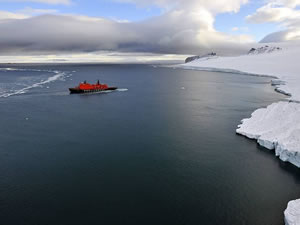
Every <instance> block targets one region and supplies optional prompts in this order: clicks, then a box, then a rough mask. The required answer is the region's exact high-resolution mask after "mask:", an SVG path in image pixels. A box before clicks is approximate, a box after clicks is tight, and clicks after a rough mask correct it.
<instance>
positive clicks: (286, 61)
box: [175, 45, 300, 225]
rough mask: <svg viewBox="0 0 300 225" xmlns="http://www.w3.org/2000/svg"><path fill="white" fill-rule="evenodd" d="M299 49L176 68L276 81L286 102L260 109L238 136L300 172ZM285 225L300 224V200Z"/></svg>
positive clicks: (290, 208) (244, 122) (205, 60)
mask: <svg viewBox="0 0 300 225" xmlns="http://www.w3.org/2000/svg"><path fill="white" fill-rule="evenodd" d="M299 54H300V48H292V46H291V48H289V46H286V45H284V47H283V50H282V51H277V52H272V53H262V54H255V55H242V56H236V57H218V56H216V57H213V58H201V59H198V60H195V61H192V62H190V63H187V64H181V65H177V66H175V67H176V68H182V69H191V70H205V71H216V72H225V73H226V72H227V73H237V74H241V75H251V76H267V77H271V78H273V80H272V81H271V85H273V86H275V91H276V92H279V93H281V94H284V95H286V96H287V101H280V102H275V103H273V104H271V105H270V106H268V107H267V108H262V109H257V110H256V111H254V112H253V113H252V115H251V117H250V118H247V119H243V120H242V121H241V124H240V125H238V128H237V130H236V133H238V134H240V135H243V136H246V137H247V138H250V139H256V140H257V142H258V144H259V145H261V146H263V147H265V148H267V149H270V150H275V155H276V156H279V158H280V159H281V160H282V161H285V162H290V163H292V164H293V165H295V166H297V167H298V168H300V104H299V103H300V88H299V87H300V74H299V75H298V73H300V65H299V63H297V56H299ZM284 216H285V223H286V225H291V224H293V225H297V224H300V199H298V200H295V201H290V202H289V203H288V207H287V209H286V210H285V212H284Z"/></svg>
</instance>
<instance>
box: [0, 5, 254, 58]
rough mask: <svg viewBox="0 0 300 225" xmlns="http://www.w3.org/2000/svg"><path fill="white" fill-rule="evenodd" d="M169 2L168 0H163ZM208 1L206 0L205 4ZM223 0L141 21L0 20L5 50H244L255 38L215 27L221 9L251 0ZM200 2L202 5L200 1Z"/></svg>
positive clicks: (0, 44)
mask: <svg viewBox="0 0 300 225" xmlns="http://www.w3.org/2000/svg"><path fill="white" fill-rule="evenodd" d="M162 2H168V1H166V0H165V1H162ZM204 2H205V1H203V4H204ZM221 2H222V4H221ZM230 2H232V3H234V4H232V7H231V8H230V7H227V8H224V7H223V6H224V5H226V3H227V4H228V2H227V1H225V0H222V1H220V2H218V4H217V5H218V7H215V8H214V11H213V12H212V10H209V8H210V7H211V8H213V5H214V4H212V3H210V4H208V3H207V4H206V5H207V7H206V8H205V7H202V6H200V7H199V5H198V4H196V3H197V1H191V2H190V4H186V5H187V6H184V1H179V3H178V4H179V5H177V7H175V8H173V9H171V10H168V11H166V12H165V13H164V14H163V15H161V16H158V17H154V18H151V19H148V20H145V21H141V22H117V21H113V20H108V19H103V18H91V17H84V16H77V15H41V16H34V17H28V18H26V17H25V18H21V19H15V18H13V19H6V20H0V32H1V35H0V54H1V55H5V54H19V53H23V54H26V53H28V54H34V53H40V54H51V53H55V54H56V53H68V52H69V53H82V52H83V53H84V52H96V51H118V52H151V53H163V54H202V53H206V52H207V51H218V52H221V53H223V54H228V53H231V54H234V53H242V52H244V51H246V50H247V49H248V48H249V45H247V43H252V39H251V38H250V37H248V36H246V35H239V36H238V35H228V34H225V33H221V32H218V31H216V30H215V29H214V17H215V14H216V13H217V12H216V8H219V12H225V11H226V12H227V11H236V10H238V8H239V6H240V4H242V3H243V2H246V0H231V1H230ZM191 3H193V4H191ZM196 5H197V7H196Z"/></svg>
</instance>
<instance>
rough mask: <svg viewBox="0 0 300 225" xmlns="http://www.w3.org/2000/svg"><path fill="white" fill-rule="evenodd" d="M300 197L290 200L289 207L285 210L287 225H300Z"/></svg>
mask: <svg viewBox="0 0 300 225" xmlns="http://www.w3.org/2000/svg"><path fill="white" fill-rule="evenodd" d="M299 209H300V199H298V200H295V201H290V202H289V204H288V207H287V209H286V210H285V211H284V218H285V219H284V220H285V224H286V225H300V211H299Z"/></svg>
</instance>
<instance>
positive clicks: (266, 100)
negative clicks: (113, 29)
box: [0, 64, 300, 225]
mask: <svg viewBox="0 0 300 225" xmlns="http://www.w3.org/2000/svg"><path fill="white" fill-rule="evenodd" d="M8 67H9V68H11V69H9V70H8V69H4V68H8ZM0 68H2V69H0V96H1V97H0V128H1V130H0V224H3V225H11V224H16V225H23V224H24V225H25V224H26V225H27V224H30V225H33V224H37V225H52V224H55V225H65V224H66V225H69V224H70V225H73V224H74V225H76V224H78V225H82V224H105V225H119V224H120V225H125V224H128V225H135V224H137V225H144V224H145V225H147V224H149V225H153V224H155V225H160V224H161V225H166V224H171V225H194V224H195V225H196V224H212V225H214V224H228V225H241V224H247V225H248V224H249V225H250V224H251V225H281V224H283V211H284V209H285V208H286V205H287V203H288V201H289V200H292V199H296V198H299V197H300V189H299V184H300V174H299V170H298V169H297V168H296V167H294V166H292V165H290V164H288V163H283V162H281V161H280V160H278V159H277V158H276V157H275V156H274V153H273V152H270V151H268V150H265V149H263V148H260V147H258V146H257V145H256V143H255V142H254V141H251V140H248V139H246V138H244V137H242V136H238V135H236V134H235V129H236V127H237V125H238V124H239V122H240V120H241V119H243V118H246V117H249V116H250V114H251V113H252V112H253V111H254V110H255V109H257V108H260V107H264V106H267V105H268V104H270V103H272V102H274V101H278V100H280V99H283V96H282V95H279V94H277V93H275V92H274V90H273V88H272V87H271V86H270V78H262V77H252V76H243V75H236V74H231V73H216V72H200V71H187V70H181V69H172V68H159V67H152V66H148V65H28V64H27V65H1V66H0ZM97 79H100V81H101V82H104V83H108V84H110V85H113V86H118V87H120V88H121V91H115V92H111V93H105V94H88V95H69V93H68V88H69V87H73V86H76V85H77V84H78V83H79V82H81V81H83V80H87V81H90V82H96V80H97Z"/></svg>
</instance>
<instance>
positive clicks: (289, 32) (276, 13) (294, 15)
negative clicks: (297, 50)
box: [247, 0, 300, 42]
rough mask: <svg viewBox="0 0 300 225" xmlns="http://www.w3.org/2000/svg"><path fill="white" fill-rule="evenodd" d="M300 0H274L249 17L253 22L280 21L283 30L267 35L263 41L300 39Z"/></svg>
mask: <svg viewBox="0 0 300 225" xmlns="http://www.w3.org/2000/svg"><path fill="white" fill-rule="evenodd" d="M299 5H300V0H272V1H269V2H268V3H267V4H266V5H264V6H263V7H261V8H259V9H257V11H256V12H255V13H254V14H253V15H250V16H248V17H247V20H248V21H249V22H251V23H256V24H260V23H278V24H279V25H280V28H281V29H283V30H282V31H279V32H275V33H272V34H269V35H267V36H266V37H265V38H264V39H263V40H262V41H261V42H283V41H294V40H300V10H298V9H297V6H299Z"/></svg>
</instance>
